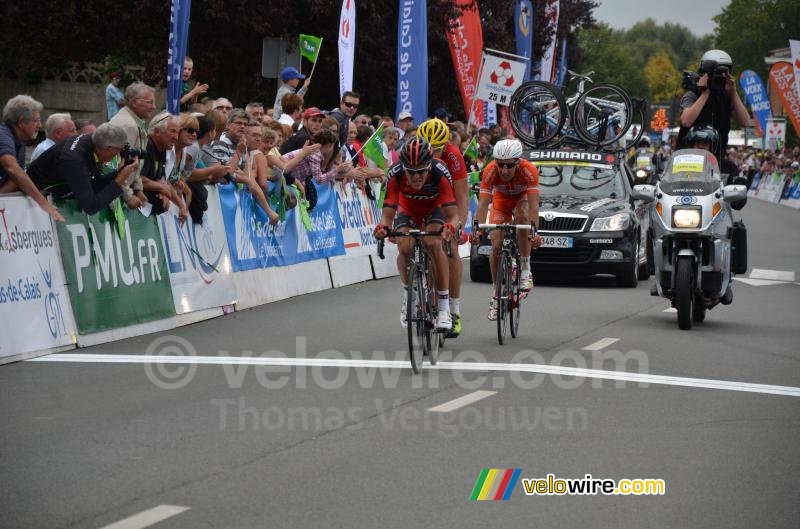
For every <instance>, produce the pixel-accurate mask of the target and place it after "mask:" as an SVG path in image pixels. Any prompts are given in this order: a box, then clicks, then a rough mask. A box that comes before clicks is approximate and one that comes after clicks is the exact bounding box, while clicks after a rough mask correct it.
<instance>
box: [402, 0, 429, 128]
mask: <svg viewBox="0 0 800 529" xmlns="http://www.w3.org/2000/svg"><path fill="white" fill-rule="evenodd" d="M427 11H428V10H427V1H426V0H400V2H399V12H400V14H399V16H398V21H397V106H396V111H395V119H396V118H397V117H398V116H399V115H400V113H401V112H410V113H411V115H412V116H414V122H415V123H422V122H423V121H425V120H426V119H427V118H428V15H427Z"/></svg>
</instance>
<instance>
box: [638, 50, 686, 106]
mask: <svg viewBox="0 0 800 529" xmlns="http://www.w3.org/2000/svg"><path fill="white" fill-rule="evenodd" d="M644 77H645V79H646V80H647V86H648V88H649V89H650V98H651V99H652V100H653V101H654V102H660V101H672V100H673V99H674V98H675V97H676V96H677V95H678V94H679V93H680V84H681V74H680V72H679V71H678V69H677V68H675V65H673V64H672V60H671V59H670V58H669V55H668V54H667V53H666V52H663V51H662V52H659V53H656V54H655V55H653V56H652V57H650V59H649V60H648V61H647V64H646V65H645V67H644Z"/></svg>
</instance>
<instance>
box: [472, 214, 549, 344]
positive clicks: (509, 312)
mask: <svg viewBox="0 0 800 529" xmlns="http://www.w3.org/2000/svg"><path fill="white" fill-rule="evenodd" d="M477 229H498V230H503V247H502V249H501V250H500V258H499V260H498V261H497V272H496V274H495V275H496V277H495V284H494V302H495V306H496V307H497V341H498V342H500V345H503V344H504V343H505V341H506V335H507V334H508V329H509V327H510V328H511V337H512V338H516V337H517V333H518V331H519V319H520V312H521V305H522V300H523V299H525V297H526V296H527V292H525V291H523V290H522V289H521V288H520V270H519V246H517V230H531V231H532V234H531V238H534V237H535V236H536V228H535V227H533V226H532V225H530V224H477V223H476V224H475V225H474V227H473V230H475V232H476V233H477Z"/></svg>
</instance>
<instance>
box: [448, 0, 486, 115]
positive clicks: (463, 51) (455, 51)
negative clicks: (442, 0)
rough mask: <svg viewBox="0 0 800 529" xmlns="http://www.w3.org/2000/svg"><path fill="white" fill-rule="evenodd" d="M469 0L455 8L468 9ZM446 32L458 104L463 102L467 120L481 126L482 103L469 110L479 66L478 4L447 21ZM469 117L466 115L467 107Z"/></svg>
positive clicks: (480, 48) (481, 36)
mask: <svg viewBox="0 0 800 529" xmlns="http://www.w3.org/2000/svg"><path fill="white" fill-rule="evenodd" d="M471 3H472V2H471V1H462V2H459V3H458V7H462V6H468V5H470V4H471ZM445 33H446V34H447V42H448V44H449V45H450V56H451V57H452V59H453V67H454V68H455V70H456V79H457V80H458V88H459V90H460V91H461V101H462V102H463V103H464V115H465V116H467V121H468V122H472V124H474V125H475V126H477V127H482V126H483V101H481V100H476V101H475V106H474V107H472V98H473V96H474V94H475V86H476V85H477V81H478V69H479V68H480V66H481V55H482V53H483V32H482V31H481V19H480V16H479V14H478V6H477V3H476V4H475V7H474V8H473V9H465V10H464V11H463V12H462V14H461V16H460V17H458V18H456V19H452V20H448V21H446V24H445ZM471 107H472V108H473V112H472V116H471V117H470V116H469V111H470V108H471Z"/></svg>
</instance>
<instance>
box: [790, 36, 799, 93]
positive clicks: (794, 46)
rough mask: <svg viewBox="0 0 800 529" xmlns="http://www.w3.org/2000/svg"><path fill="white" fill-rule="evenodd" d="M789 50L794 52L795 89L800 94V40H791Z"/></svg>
mask: <svg viewBox="0 0 800 529" xmlns="http://www.w3.org/2000/svg"><path fill="white" fill-rule="evenodd" d="M789 50H791V52H792V67H793V68H794V89H795V92H796V93H797V94H800V40H790V41H789Z"/></svg>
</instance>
